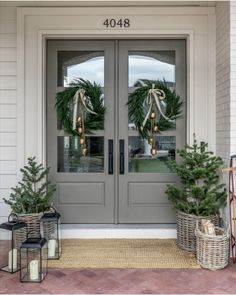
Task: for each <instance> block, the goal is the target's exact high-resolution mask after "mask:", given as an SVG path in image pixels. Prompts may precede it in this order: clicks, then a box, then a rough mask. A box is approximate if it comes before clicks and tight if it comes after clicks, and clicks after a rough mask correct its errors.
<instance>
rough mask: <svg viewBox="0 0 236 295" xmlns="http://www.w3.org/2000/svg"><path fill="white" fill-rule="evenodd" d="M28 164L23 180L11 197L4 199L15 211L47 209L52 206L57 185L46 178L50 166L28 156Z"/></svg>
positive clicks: (35, 211)
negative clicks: (46, 166) (38, 162)
mask: <svg viewBox="0 0 236 295" xmlns="http://www.w3.org/2000/svg"><path fill="white" fill-rule="evenodd" d="M27 160H28V163H27V166H24V168H23V169H21V170H20V171H21V172H22V181H21V182H19V183H18V185H17V186H16V187H15V188H12V190H13V193H11V195H10V199H9V200H6V199H5V198H4V199H3V200H4V202H5V203H6V204H8V205H10V206H11V209H12V211H13V212H14V213H17V214H29V213H39V212H43V211H46V210H48V209H49V208H50V200H51V197H52V195H53V192H54V191H55V190H56V188H55V185H52V184H51V182H50V181H47V180H44V179H45V178H46V177H47V176H48V174H49V171H50V168H44V167H43V165H42V164H37V162H36V160H35V157H32V158H28V159H27Z"/></svg>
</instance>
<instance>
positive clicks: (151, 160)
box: [129, 136, 176, 173]
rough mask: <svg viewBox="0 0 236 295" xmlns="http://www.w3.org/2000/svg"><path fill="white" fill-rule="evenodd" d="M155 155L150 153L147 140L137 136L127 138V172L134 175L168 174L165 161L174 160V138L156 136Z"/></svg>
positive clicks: (168, 169) (168, 168)
mask: <svg viewBox="0 0 236 295" xmlns="http://www.w3.org/2000/svg"><path fill="white" fill-rule="evenodd" d="M155 146H156V148H157V155H155V156H152V155H151V153H150V150H151V146H150V145H149V144H148V141H147V140H142V139H141V138H140V137H138V136H129V172H135V173H170V172H172V171H171V168H170V166H169V165H168V163H167V161H168V160H169V159H175V148H176V139H175V136H156V137H155Z"/></svg>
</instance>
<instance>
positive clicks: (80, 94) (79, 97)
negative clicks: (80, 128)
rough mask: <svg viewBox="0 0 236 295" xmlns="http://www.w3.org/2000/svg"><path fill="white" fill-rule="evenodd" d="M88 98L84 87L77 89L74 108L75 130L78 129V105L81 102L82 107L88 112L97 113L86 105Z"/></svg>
mask: <svg viewBox="0 0 236 295" xmlns="http://www.w3.org/2000/svg"><path fill="white" fill-rule="evenodd" d="M86 99H87V97H86V96H85V90H84V89H83V88H80V89H78V90H77V91H76V93H75V95H74V108H73V130H75V129H76V121H77V113H78V106H79V105H80V104H81V107H83V108H84V109H85V110H86V111H87V112H88V113H91V114H94V115H97V113H95V112H93V111H92V110H90V109H89V108H88V107H87V105H86Z"/></svg>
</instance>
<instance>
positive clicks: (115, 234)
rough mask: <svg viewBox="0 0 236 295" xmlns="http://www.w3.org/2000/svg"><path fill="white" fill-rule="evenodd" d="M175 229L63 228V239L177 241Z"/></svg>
mask: <svg viewBox="0 0 236 295" xmlns="http://www.w3.org/2000/svg"><path fill="white" fill-rule="evenodd" d="M176 237H177V233H176V229H173V228H145V229H144V228H116V229H112V228H72V227H66V226H64V227H62V238H63V239H73V238H74V239H176Z"/></svg>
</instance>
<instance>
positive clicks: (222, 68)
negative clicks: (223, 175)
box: [213, 2, 231, 162]
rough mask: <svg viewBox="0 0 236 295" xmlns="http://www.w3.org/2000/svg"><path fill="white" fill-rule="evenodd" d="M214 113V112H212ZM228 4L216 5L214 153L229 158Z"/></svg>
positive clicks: (226, 160) (226, 159) (219, 3)
mask: <svg viewBox="0 0 236 295" xmlns="http://www.w3.org/2000/svg"><path fill="white" fill-rule="evenodd" d="M213 111H214V110H213ZM230 124H231V122H230V4H229V3H228V2H218V3H217V4H216V153H217V155H219V156H221V157H222V158H224V160H225V162H228V159H229V156H230Z"/></svg>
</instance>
